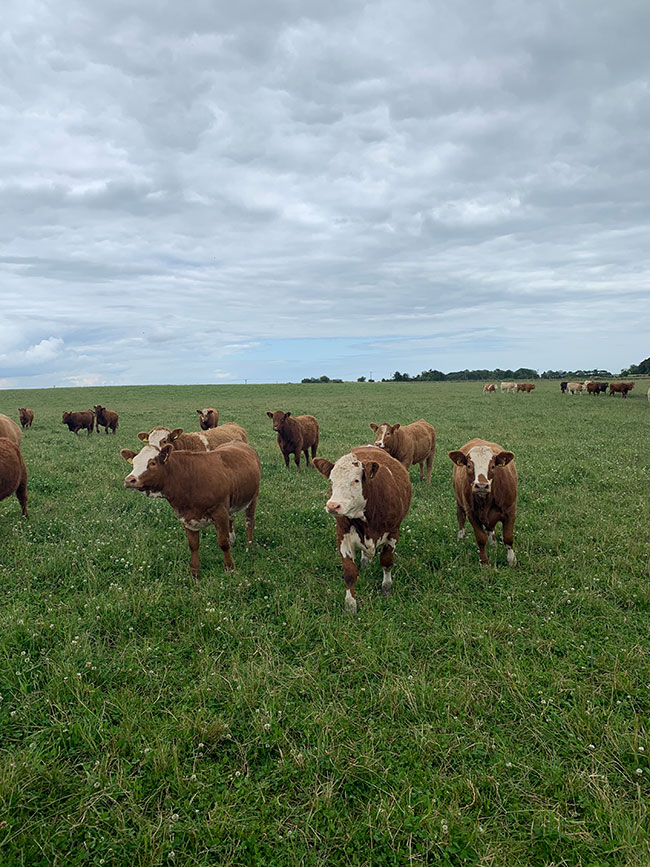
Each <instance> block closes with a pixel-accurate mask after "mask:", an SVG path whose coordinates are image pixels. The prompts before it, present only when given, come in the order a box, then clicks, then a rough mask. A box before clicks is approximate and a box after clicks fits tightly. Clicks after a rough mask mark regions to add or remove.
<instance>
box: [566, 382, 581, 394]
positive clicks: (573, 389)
mask: <svg viewBox="0 0 650 867" xmlns="http://www.w3.org/2000/svg"><path fill="white" fill-rule="evenodd" d="M566 387H567V391H568V392H569V394H582V392H583V391H584V388H585V387H584V385H583V384H582V383H581V382H567V384H566Z"/></svg>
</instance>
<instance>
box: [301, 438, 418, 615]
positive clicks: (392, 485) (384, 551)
mask: <svg viewBox="0 0 650 867" xmlns="http://www.w3.org/2000/svg"><path fill="white" fill-rule="evenodd" d="M314 466H315V467H316V469H317V470H318V472H319V473H321V475H323V476H325V478H326V479H329V481H330V485H331V490H330V497H329V500H328V501H327V503H326V505H325V511H326V512H328V514H330V515H334V516H335V518H336V547H337V549H338V552H339V554H340V556H341V562H342V564H343V577H344V579H345V588H346V590H345V605H346V608H347V609H348V610H349V611H351V612H352V613H353V614H356V613H357V600H356V594H355V587H356V583H357V577H358V575H359V569H358V567H357V565H356V562H355V557H356V552H357V550H360V551H361V565H362V566H365V565H366V563H368V562H369V561H370V560H372V558H373V557H374V556H375V554H377V553H378V552H381V553H380V557H379V562H380V563H381V567H382V570H383V581H382V585H381V592H382V595H383V596H390V594H391V593H392V592H393V578H392V569H393V556H394V551H395V546H396V545H397V541H398V539H399V533H400V526H401V523H402V521H403V520H404V518H405V516H406V513H407V512H408V510H409V506H410V505H411V480H410V478H409V474H408V472H407V471H406V470H405V469H404V467H403V465H402V464H401V463H400V462H399V461H396V460H395V458H392V457H391V456H390V455H389V454H388V453H387V452H386V451H384V450H383V449H379V448H377V447H376V446H358V447H357V448H355V449H353V450H352V451H351V452H349V453H348V454H347V455H343V457H342V458H339V459H338V461H337V462H336V463H335V464H333V463H332V462H331V461H327V460H325V459H324V458H314Z"/></svg>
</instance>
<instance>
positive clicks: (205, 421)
mask: <svg viewBox="0 0 650 867" xmlns="http://www.w3.org/2000/svg"><path fill="white" fill-rule="evenodd" d="M197 412H198V414H199V424H200V425H201V430H210V428H213V427H216V426H217V425H218V424H219V410H218V409H215V408H214V407H213V406H206V408H205V409H197Z"/></svg>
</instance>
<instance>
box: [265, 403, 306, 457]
mask: <svg viewBox="0 0 650 867" xmlns="http://www.w3.org/2000/svg"><path fill="white" fill-rule="evenodd" d="M266 414H267V415H268V417H269V418H270V419H272V420H273V430H274V431H275V432H276V433H277V435H278V445H279V446H280V451H281V452H282V457H283V458H284V463H285V466H286V468H287V469H289V455H291V454H293V459H294V461H295V462H296V467H297V469H298V472H300V452H303V453H304V455H305V459H306V461H307V466H309V449H310V448H311V456H312V460H313V459H314V458H315V457H316V449H317V448H318V436H319V433H318V422H317V421H316V419H315V418H314V416H313V415H296V416H292V415H291V413H290V412H283V411H282V410H281V409H277V410H276V411H275V412H267V413H266Z"/></svg>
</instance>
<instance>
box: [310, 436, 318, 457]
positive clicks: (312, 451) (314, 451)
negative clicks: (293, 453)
mask: <svg viewBox="0 0 650 867" xmlns="http://www.w3.org/2000/svg"><path fill="white" fill-rule="evenodd" d="M317 448H318V440H316V442H315V443H314V445H313V446H312V447H311V459H312V461H313V460H314V458H315V457H316V449H317Z"/></svg>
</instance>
